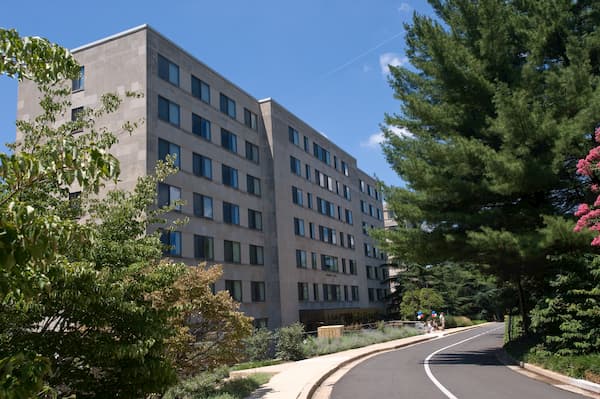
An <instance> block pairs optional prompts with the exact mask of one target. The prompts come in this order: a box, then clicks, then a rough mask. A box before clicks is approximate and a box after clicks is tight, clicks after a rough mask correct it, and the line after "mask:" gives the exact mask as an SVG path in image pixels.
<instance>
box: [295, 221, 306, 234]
mask: <svg viewBox="0 0 600 399" xmlns="http://www.w3.org/2000/svg"><path fill="white" fill-rule="evenodd" d="M294 234H296V235H297V236H301V237H304V220H303V219H298V218H294Z"/></svg>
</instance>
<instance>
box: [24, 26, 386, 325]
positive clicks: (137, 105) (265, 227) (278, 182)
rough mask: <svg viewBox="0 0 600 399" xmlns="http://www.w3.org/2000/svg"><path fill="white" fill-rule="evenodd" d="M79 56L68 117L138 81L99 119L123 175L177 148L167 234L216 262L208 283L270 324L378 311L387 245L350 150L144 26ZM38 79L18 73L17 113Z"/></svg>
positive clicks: (369, 186)
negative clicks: (377, 239) (377, 235)
mask: <svg viewBox="0 0 600 399" xmlns="http://www.w3.org/2000/svg"><path fill="white" fill-rule="evenodd" d="M72 52H73V54H74V56H75V58H76V59H77V60H78V62H79V63H80V64H81V65H82V78H81V79H80V80H79V81H75V82H74V83H73V93H72V104H73V105H72V106H73V112H72V117H75V116H76V115H77V110H78V109H79V107H85V106H94V105H95V104H97V103H98V101H99V98H100V96H101V95H102V94H103V93H108V92H117V93H120V94H124V93H125V92H127V91H138V92H141V93H143V94H144V96H143V98H126V99H125V100H124V103H123V104H122V106H121V108H120V109H119V111H118V112H117V113H116V114H112V115H110V117H107V118H104V119H102V120H99V121H98V124H99V126H106V127H107V128H108V129H110V130H111V131H113V132H119V131H120V129H121V126H122V124H123V122H125V121H128V120H129V121H135V120H140V119H143V120H144V123H143V124H142V125H140V127H139V128H138V129H136V131H135V132H134V133H133V134H131V135H129V134H119V143H118V144H116V145H115V146H114V147H113V153H114V154H115V155H116V156H117V157H118V159H119V160H120V162H121V182H120V183H119V185H120V187H122V188H124V189H131V188H132V187H133V186H134V184H135V181H136V179H137V177H139V176H142V175H145V174H151V173H153V171H154V166H155V164H156V162H157V161H158V160H159V159H164V157H165V156H166V155H167V154H174V155H176V163H177V166H178V167H179V172H178V173H177V174H176V175H173V176H170V177H169V178H168V179H167V181H166V182H165V183H164V184H161V185H160V186H159V189H158V201H159V205H162V204H168V203H170V202H172V201H175V200H178V199H182V200H183V201H184V205H182V206H181V207H180V209H178V210H176V211H174V212H172V213H171V215H170V217H172V218H173V219H176V218H180V217H182V216H183V217H188V218H189V223H187V224H186V225H183V226H181V227H178V231H173V232H167V233H165V234H164V241H165V242H166V243H169V244H170V245H171V250H170V251H169V253H168V254H167V255H168V256H171V257H173V258H177V259H178V260H180V261H183V262H185V263H187V264H189V265H197V264H198V263H199V262H207V263H209V264H222V265H223V277H222V279H221V280H220V281H218V282H217V284H216V287H215V289H216V290H224V289H227V290H229V291H230V293H231V295H232V296H233V297H234V298H235V299H236V300H238V301H239V302H240V303H241V310H243V311H244V312H246V313H247V314H248V315H250V316H252V317H254V318H255V324H256V325H264V326H268V327H269V328H275V327H279V326H281V325H287V324H289V323H292V322H294V321H298V320H300V321H302V322H305V323H307V324H309V325H315V324H317V323H319V322H325V323H329V322H334V321H337V320H339V319H341V318H344V317H345V318H346V319H347V318H348V317H351V315H356V314H359V313H364V312H373V311H377V312H382V311H384V309H385V303H384V298H385V296H386V295H387V294H388V291H389V286H386V285H385V284H383V283H382V280H383V279H384V278H385V273H386V271H385V270H384V268H380V265H381V264H383V263H385V260H384V255H383V254H382V253H380V251H378V250H377V248H376V246H375V243H374V242H373V241H372V240H371V239H370V238H369V237H368V235H367V229H368V228H371V227H377V228H382V227H383V210H382V209H383V206H382V199H381V196H380V194H379V192H378V191H377V190H376V182H375V181H374V179H373V178H371V177H369V176H368V175H367V174H365V173H364V172H362V171H360V170H359V169H358V167H357V163H356V159H354V158H353V157H352V156H351V155H350V154H348V153H347V152H345V151H344V150H342V149H341V148H339V147H338V146H336V145H335V144H334V143H332V142H331V141H330V140H328V139H327V138H325V137H324V136H323V135H321V134H319V133H318V132H317V131H316V130H314V129H313V128H311V127H310V126H309V125H308V124H306V123H305V122H304V121H302V120H300V119H299V118H297V117H296V116H295V115H293V114H292V113H291V112H289V111H288V110H286V109H285V108H284V107H283V106H281V105H280V104H278V103H277V102H275V101H274V100H272V99H270V98H267V99H264V100H257V99H255V98H254V97H252V96H251V95H249V94H248V93H246V92H245V91H244V90H242V89H241V88H239V87H237V86H236V85H234V84H233V83H231V82H229V81H228V80H227V79H225V78H224V77H222V76H221V75H219V74H218V73H217V72H215V71H213V70H212V69H210V68H209V67H207V66H206V65H204V64H203V63H201V62H200V61H198V60H197V59H196V58H194V57H193V56H191V55H190V54H188V53H187V52H185V51H184V50H182V49H181V48H179V47H178V46H177V45H175V44H174V43H172V42H171V41H169V40H168V39H166V38H165V37H163V36H162V35H160V34H159V33H157V32H156V31H154V30H153V29H152V28H150V27H149V26H147V25H143V26H139V27H136V28H133V29H130V30H128V31H125V32H122V33H119V34H116V35H114V36H111V37H107V38H105V39H102V40H99V41H97V42H94V43H90V44H88V45H85V46H82V47H79V48H77V49H74V50H72ZM36 100H37V95H36V88H35V87H34V85H33V84H32V83H30V82H23V83H21V84H20V85H19V98H18V106H17V108H18V111H17V113H18V118H19V119H28V118H31V117H33V116H35V115H36V113H37V112H39V108H38V105H37V101H36Z"/></svg>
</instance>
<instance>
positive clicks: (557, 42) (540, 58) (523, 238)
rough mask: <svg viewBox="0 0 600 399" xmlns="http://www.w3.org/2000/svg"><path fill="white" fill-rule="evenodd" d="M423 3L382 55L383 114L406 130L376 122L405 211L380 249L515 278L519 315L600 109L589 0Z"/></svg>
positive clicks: (573, 198) (598, 55)
mask: <svg viewBox="0 0 600 399" xmlns="http://www.w3.org/2000/svg"><path fill="white" fill-rule="evenodd" d="M429 2H430V4H431V5H432V7H433V9H434V10H435V13H436V16H437V18H430V17H427V16H422V15H417V14H415V16H414V17H413V21H412V23H411V24H407V25H406V26H405V29H406V32H407V34H406V44H407V51H406V54H407V57H408V59H409V60H410V64H411V65H410V66H406V67H391V68H390V69H391V77H390V83H391V85H392V87H393V89H394V94H395V97H396V98H397V99H398V100H400V102H401V105H400V112H399V113H397V114H394V115H387V116H386V124H388V125H389V126H397V127H404V128H407V129H408V130H410V132H411V133H412V135H410V136H404V137H398V136H396V135H394V134H393V133H392V132H391V131H388V132H386V142H385V143H384V152H385V154H386V157H387V159H388V161H389V163H390V164H391V165H392V167H393V168H394V170H395V171H396V172H397V173H398V174H399V176H400V177H401V178H402V179H403V180H404V181H405V182H406V187H405V188H389V189H388V190H387V200H388V203H389V206H390V208H391V209H392V210H393V211H394V212H395V213H396V215H397V217H398V219H399V220H402V221H403V222H405V223H401V226H405V227H404V228H400V229H398V230H396V231H395V232H389V233H387V234H386V237H385V238H386V239H388V240H390V245H388V246H387V250H388V252H390V253H392V254H394V255H396V256H397V257H398V258H399V259H404V260H406V261H407V262H416V263H421V264H436V263H442V262H448V261H466V262H473V263H476V264H479V265H482V266H483V268H484V269H485V270H486V271H489V272H491V273H493V274H495V275H496V276H498V277H499V279H500V281H503V282H508V283H511V284H512V285H513V286H514V288H515V289H516V290H517V292H518V294H519V295H518V298H519V307H520V310H521V314H522V316H523V319H524V323H525V327H526V328H527V327H528V310H529V309H530V308H531V307H532V306H534V304H535V302H536V301H537V298H538V296H539V295H541V294H542V293H543V290H544V289H545V288H546V287H547V285H546V282H547V281H548V280H549V279H550V278H551V276H553V275H554V273H553V269H552V266H553V264H552V263H551V262H549V261H548V259H547V255H548V254H549V253H550V252H551V251H552V250H553V248H556V247H560V245H559V244H558V243H557V242H556V241H551V240H547V239H546V238H545V237H546V235H547V234H548V231H549V228H551V226H563V227H564V225H568V224H569V223H571V220H569V219H572V216H571V214H572V211H573V209H574V206H575V204H576V203H578V202H579V201H580V200H581V199H582V196H583V195H584V192H583V190H582V186H581V181H580V180H577V179H576V178H574V172H575V169H576V165H575V164H576V161H577V158H578V156H579V155H580V154H581V153H585V152H586V150H587V149H589V148H590V146H591V145H592V143H593V142H592V137H591V133H592V132H593V131H594V124H595V123H596V121H597V118H598V115H600V91H599V90H598V83H599V80H598V77H599V74H600V30H598V29H597V28H598V23H599V22H600V3H598V2H594V1H591V0H588V1H575V2H573V1H570V0H551V1H550V0H549V1H544V2H540V1H536V0H520V1H503V0H477V1H474V0H446V1H442V0H430V1H429ZM557 228H558V227H557ZM560 228H562V227H560ZM566 230H568V229H566ZM379 236H380V238H382V234H380V235H379Z"/></svg>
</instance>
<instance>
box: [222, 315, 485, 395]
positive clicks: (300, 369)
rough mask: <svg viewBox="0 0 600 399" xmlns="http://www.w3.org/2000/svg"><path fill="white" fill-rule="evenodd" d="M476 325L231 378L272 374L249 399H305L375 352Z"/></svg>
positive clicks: (285, 364)
mask: <svg viewBox="0 0 600 399" xmlns="http://www.w3.org/2000/svg"><path fill="white" fill-rule="evenodd" d="M479 326H481V325H479ZM479 326H472V327H461V328H452V329H447V330H445V331H443V332H440V331H438V332H435V333H431V334H423V335H417V336H414V337H408V338H402V339H397V340H394V341H388V342H382V343H379V344H374V345H369V346H365V347H362V348H356V349H350V350H347V351H343V352H337V353H332V354H330V355H324V356H318V357H313V358H310V359H305V360H300V361H297V362H288V363H282V364H277V365H274V366H266V367H260V368H255V369H248V370H239V371H233V372H232V373H231V376H232V377H236V376H244V375H250V374H255V373H268V374H274V376H273V377H272V378H271V379H270V380H269V382H268V383H266V384H265V385H263V386H261V387H260V388H259V389H258V390H257V391H255V392H254V393H253V394H252V396H250V398H251V399H259V398H264V399H293V398H297V399H309V398H311V396H312V394H313V393H314V391H315V389H316V388H318V386H319V385H320V384H321V383H322V382H323V381H324V380H325V379H326V378H327V377H329V376H330V375H331V374H333V373H334V372H335V371H337V370H338V369H340V368H341V367H343V366H345V365H346V364H348V363H350V362H353V361H356V360H358V359H360V358H363V357H365V356H368V355H372V354H375V353H378V352H384V351H388V350H393V349H397V348H401V347H404V346H407V345H411V344H415V343H418V342H423V341H428V340H431V339H434V338H438V337H439V336H441V335H447V334H452V333H456V332H460V331H464V330H468V329H471V328H476V327H479Z"/></svg>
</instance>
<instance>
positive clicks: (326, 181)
mask: <svg viewBox="0 0 600 399" xmlns="http://www.w3.org/2000/svg"><path fill="white" fill-rule="evenodd" d="M290 171H291V172H292V173H293V174H295V175H296V176H300V177H302V164H301V162H300V160H299V159H298V158H296V157H294V156H291V155H290ZM304 177H305V178H306V180H308V181H310V182H313V181H312V180H311V179H312V173H311V168H310V165H309V164H305V165H304ZM334 182H335V184H334ZM314 183H315V184H318V185H319V186H320V187H321V188H324V189H327V190H329V191H331V192H332V193H336V194H337V195H339V196H343V197H344V198H345V199H347V200H348V201H351V200H352V195H351V193H350V187H348V186H347V185H345V184H340V182H339V181H337V180H334V179H333V178H332V177H331V176H328V175H326V174H324V173H322V172H321V171H319V170H318V169H315V174H314Z"/></svg>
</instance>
